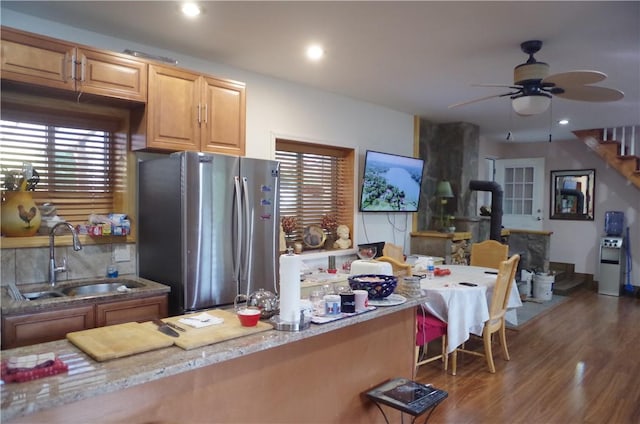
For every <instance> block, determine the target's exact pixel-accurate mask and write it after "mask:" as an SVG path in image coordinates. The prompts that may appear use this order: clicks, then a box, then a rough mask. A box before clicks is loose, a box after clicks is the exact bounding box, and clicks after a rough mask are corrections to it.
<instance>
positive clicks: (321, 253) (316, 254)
mask: <svg viewBox="0 0 640 424" xmlns="http://www.w3.org/2000/svg"><path fill="white" fill-rule="evenodd" d="M355 254H356V249H336V250H326V249H322V250H314V251H310V252H304V251H303V252H302V253H300V257H301V258H302V260H303V261H306V260H312V259H322V258H326V257H329V256H349V255H355Z"/></svg>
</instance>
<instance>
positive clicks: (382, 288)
mask: <svg viewBox="0 0 640 424" xmlns="http://www.w3.org/2000/svg"><path fill="white" fill-rule="evenodd" d="M397 285H398V279H397V278H396V277H394V276H393V275H379V274H361V275H352V276H351V277H349V286H350V287H351V290H366V291H367V293H369V299H384V298H385V297H387V296H389V295H390V294H391V293H393V291H394V290H395V289H396V286H397Z"/></svg>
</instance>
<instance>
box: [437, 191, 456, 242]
mask: <svg viewBox="0 0 640 424" xmlns="http://www.w3.org/2000/svg"><path fill="white" fill-rule="evenodd" d="M436 197H438V198H439V199H440V202H439V203H440V228H441V230H442V231H447V229H446V228H445V225H444V205H446V204H447V199H450V198H453V190H452V189H451V183H450V182H449V181H446V180H443V181H439V182H438V185H437V186H436Z"/></svg>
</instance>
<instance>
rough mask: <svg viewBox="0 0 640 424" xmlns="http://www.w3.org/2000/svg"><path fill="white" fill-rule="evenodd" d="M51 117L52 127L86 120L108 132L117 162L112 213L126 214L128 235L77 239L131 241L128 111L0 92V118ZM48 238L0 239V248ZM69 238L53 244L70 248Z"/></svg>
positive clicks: (132, 158)
mask: <svg viewBox="0 0 640 424" xmlns="http://www.w3.org/2000/svg"><path fill="white" fill-rule="evenodd" d="M47 114H51V115H52V116H56V125H58V124H60V125H68V126H78V125H81V126H82V125H83V124H82V123H83V122H84V123H86V122H87V121H88V120H89V121H92V122H94V123H95V127H96V128H98V127H100V128H103V129H108V130H109V131H111V142H112V143H113V149H114V152H113V157H114V158H115V160H116V161H118V162H119V163H118V166H119V167H120V171H119V172H118V177H117V178H116V179H115V180H114V184H113V186H112V187H113V189H114V190H113V193H112V196H113V202H112V203H113V211H114V212H121V213H126V214H127V215H128V216H129V218H130V220H131V234H130V235H128V236H106V237H90V236H81V240H82V242H83V243H85V244H102V243H113V242H122V243H130V242H135V239H136V238H135V234H136V231H135V219H133V217H135V214H136V210H135V190H134V189H135V178H136V167H135V165H136V159H135V154H133V153H132V152H131V151H130V149H129V143H130V136H129V126H130V111H129V110H128V109H124V108H120V107H111V106H102V105H94V104H84V103H78V102H73V101H69V100H63V99H54V98H49V97H41V96H33V95H29V94H25V93H22V92H17V91H3V93H2V119H8V120H15V118H16V117H24V119H20V120H28V119H29V118H31V119H35V120H39V119H42V117H43V116H46V115H47ZM43 197H47V195H46V194H40V193H38V192H34V200H36V203H37V204H40V203H41V200H38V199H42V198H43ZM48 240H49V237H48V236H46V235H35V236H32V237H0V248H2V249H5V248H22V247H40V246H47V245H48ZM70 244H71V237H70V236H66V234H65V235H63V236H61V237H58V238H57V239H56V245H63V246H66V245H70Z"/></svg>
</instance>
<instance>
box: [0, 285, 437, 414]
mask: <svg viewBox="0 0 640 424" xmlns="http://www.w3.org/2000/svg"><path fill="white" fill-rule="evenodd" d="M425 300H426V297H416V298H408V300H407V302H405V303H403V304H401V305H397V306H388V307H378V308H377V309H375V310H372V311H369V312H365V313H361V314H357V315H354V316H351V317H348V318H344V319H340V320H336V321H332V322H329V323H326V324H321V325H316V324H311V327H310V328H308V329H306V330H302V331H299V332H287V331H277V330H268V331H264V332H261V333H256V334H251V335H248V336H244V337H240V338H236V339H232V340H228V341H225V342H220V343H217V344H212V345H208V346H204V347H201V348H197V349H193V350H183V349H181V348H179V347H177V346H172V347H168V348H163V349H158V350H155V351H151V352H147V353H141V354H138V355H132V356H129V357H125V358H120V359H114V360H110V361H105V362H96V361H94V360H93V359H91V358H90V357H89V356H87V355H86V354H85V353H83V352H82V351H81V350H80V349H78V348H77V347H75V346H74V345H73V344H71V343H70V342H68V341H67V340H58V341H54V342H49V343H42V344H38V345H32V346H26V347H21V348H16V349H11V350H6V351H2V352H1V355H2V359H7V358H9V357H14V356H23V355H30V354H37V353H44V352H54V353H56V354H57V355H58V357H59V358H60V359H62V360H63V361H64V362H65V363H66V364H67V365H68V366H69V372H68V373H64V374H60V375H56V376H52V377H46V378H42V379H39V380H34V381H29V382H25V383H11V384H3V385H2V386H0V390H1V395H2V411H1V416H0V417H1V418H2V420H3V421H4V420H9V419H11V418H14V417H19V416H24V415H28V414H31V413H35V412H38V411H41V410H44V409H48V408H51V407H58V406H62V405H65V404H69V403H72V402H76V401H80V400H83V399H87V398H91V397H94V396H99V395H103V394H107V393H111V392H115V391H118V390H123V389H126V388H128V387H132V386H136V385H139V384H144V383H147V382H150V381H154V380H158V379H161V378H164V377H169V376H172V375H175V374H179V373H183V372H187V371H191V370H195V369H198V368H201V367H206V366H208V365H212V364H216V363H220V362H224V361H228V360H232V359H234V358H238V357H241V356H244V355H248V354H251V353H255V352H260V351H263V350H267V349H271V348H275V347H278V346H282V345H285V344H288V343H293V342H297V341H300V340H304V339H307V338H310V337H314V336H317V335H320V334H324V333H328V332H331V331H334V330H338V329H341V328H344V327H347V326H351V325H354V324H357V323H360V322H365V321H368V320H372V319H375V318H379V317H382V316H385V315H388V314H392V313H395V312H398V311H400V310H403V309H407V308H412V307H414V306H416V305H418V304H420V303H423V302H424V301H425ZM267 322H268V321H267Z"/></svg>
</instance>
